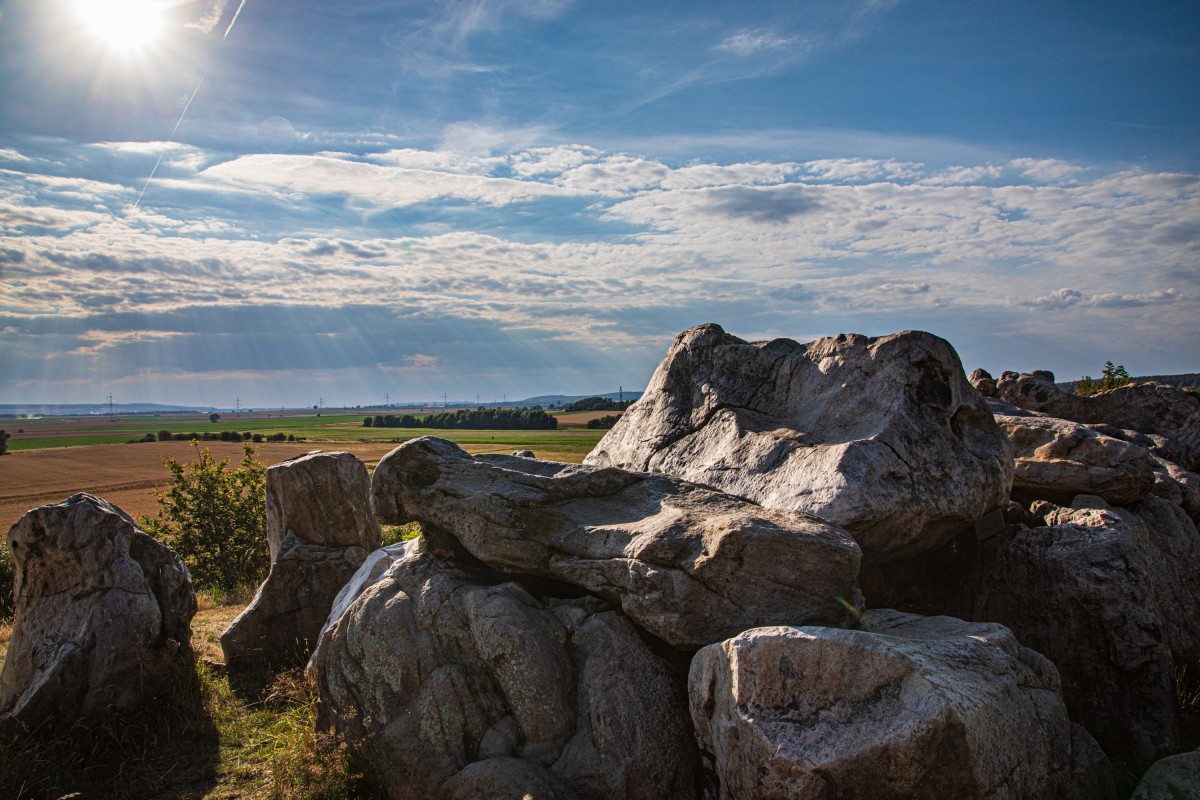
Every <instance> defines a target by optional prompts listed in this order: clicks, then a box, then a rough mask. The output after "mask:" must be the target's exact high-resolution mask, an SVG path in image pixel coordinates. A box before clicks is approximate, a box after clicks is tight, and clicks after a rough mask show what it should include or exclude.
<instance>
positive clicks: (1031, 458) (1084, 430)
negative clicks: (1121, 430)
mask: <svg viewBox="0 0 1200 800" xmlns="http://www.w3.org/2000/svg"><path fill="white" fill-rule="evenodd" d="M996 422H998V423H999V424H1000V427H1001V428H1003V429H1004V431H1005V432H1006V433H1007V434H1008V438H1009V439H1011V440H1012V443H1013V455H1014V458H1015V465H1014V471H1013V495H1014V496H1016V497H1020V498H1023V499H1027V500H1032V499H1041V500H1051V501H1053V502H1056V503H1064V504H1069V503H1070V502H1071V500H1072V499H1073V498H1074V497H1075V495H1077V494H1090V495H1099V496H1100V497H1103V498H1104V499H1105V500H1108V501H1109V502H1111V503H1118V504H1124V503H1134V502H1137V501H1138V500H1141V499H1142V498H1143V497H1145V496H1146V495H1147V494H1149V493H1150V491H1151V490H1152V489H1153V488H1154V484H1155V469H1156V467H1157V462H1155V460H1154V457H1153V456H1151V455H1150V453H1149V452H1148V451H1147V450H1146V449H1145V448H1144V447H1140V446H1139V445H1136V444H1132V443H1130V442H1125V441H1122V440H1120V439H1114V438H1112V437H1109V436H1104V435H1103V434H1100V433H1097V432H1096V431H1094V430H1092V429H1091V428H1088V427H1086V426H1084V425H1080V424H1079V423H1078V422H1071V421H1069V420H1064V419H1056V418H1054V417H1047V416H1042V415H1037V416H1033V415H1023V416H1006V415H1000V414H997V415H996Z"/></svg>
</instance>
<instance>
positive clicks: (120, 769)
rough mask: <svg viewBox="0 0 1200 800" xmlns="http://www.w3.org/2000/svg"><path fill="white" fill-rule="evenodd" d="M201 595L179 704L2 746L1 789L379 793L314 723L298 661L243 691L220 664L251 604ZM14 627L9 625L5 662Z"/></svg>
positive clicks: (14, 799)
mask: <svg viewBox="0 0 1200 800" xmlns="http://www.w3.org/2000/svg"><path fill="white" fill-rule="evenodd" d="M199 600H200V611H199V612H198V613H197V615H196V617H195V619H194V620H193V623H192V644H193V647H194V649H195V650H196V655H197V662H196V665H195V667H194V671H193V672H191V673H190V674H187V675H182V676H180V680H179V681H178V682H177V685H178V687H179V688H178V691H177V693H176V696H175V697H174V698H173V699H172V702H171V703H169V704H166V705H164V707H162V708H159V709H155V710H154V712H153V713H152V714H149V715H147V716H146V717H144V718H141V719H119V720H118V719H113V720H108V721H106V722H105V723H104V724H103V725H100V726H97V727H95V728H92V729H89V730H82V729H76V730H72V731H67V732H65V733H56V734H55V735H53V736H44V737H41V738H39V739H37V740H34V741H27V742H25V743H24V744H21V745H18V746H15V747H0V797H4V798H7V799H8V800H39V799H40V798H61V797H74V796H76V794H75V793H78V795H77V796H78V797H80V798H101V797H103V798H114V800H124V799H125V798H130V799H132V798H159V799H160V800H167V799H168V798H169V799H170V800H201V799H202V798H203V799H205V800H218V799H219V800H356V799H359V800H369V799H370V798H375V797H378V794H377V792H376V791H375V789H374V788H373V787H372V785H371V784H370V783H369V781H368V780H367V778H366V777H365V774H364V771H363V769H362V768H361V765H359V764H358V763H357V761H356V760H355V758H354V756H353V755H352V754H351V753H350V751H349V750H348V749H347V748H346V747H345V745H344V744H341V743H339V742H338V741H337V740H336V738H335V737H333V736H331V735H329V734H319V733H317V732H316V687H315V686H314V685H313V684H312V682H311V681H309V680H308V679H307V678H306V677H305V676H304V675H303V673H302V672H301V671H299V670H296V671H292V672H287V673H284V674H283V675H281V676H280V677H279V678H278V679H277V680H276V681H275V682H274V683H273V684H272V685H271V686H270V687H269V688H268V690H267V691H266V692H265V693H264V694H263V695H262V696H260V697H258V698H257V699H254V700H251V701H245V700H242V699H239V697H238V696H237V694H235V692H234V691H233V689H232V687H231V686H230V684H229V680H228V678H227V677H225V675H224V674H223V670H222V669H221V667H220V662H221V660H222V658H221V650H220V634H221V631H223V630H224V629H225V628H226V627H227V626H228V625H229V622H230V621H232V619H233V618H234V617H235V616H237V614H238V613H240V612H241V610H242V602H238V603H229V602H227V600H228V598H215V597H213V596H212V595H207V594H206V595H201V597H200V598H199ZM242 600H244V599H242ZM10 636H11V628H10V627H9V626H8V625H4V624H0V662H2V661H3V657H4V655H5V651H6V650H7V646H8V640H9V637H10Z"/></svg>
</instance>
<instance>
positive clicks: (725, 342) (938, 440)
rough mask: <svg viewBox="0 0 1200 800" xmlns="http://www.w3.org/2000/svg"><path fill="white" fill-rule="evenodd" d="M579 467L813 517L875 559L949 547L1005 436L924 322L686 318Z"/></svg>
mask: <svg viewBox="0 0 1200 800" xmlns="http://www.w3.org/2000/svg"><path fill="white" fill-rule="evenodd" d="M584 463H586V464H590V465H593V466H616V467H622V468H625V469H632V470H645V471H650V472H655V473H662V474H666V475H672V476H675V477H679V478H683V479H685V480H689V481H695V482H697V483H702V484H704V485H707V486H713V487H716V488H718V489H721V490H722V491H726V492H729V493H731V494H734V495H737V496H740V497H746V498H749V499H751V500H753V501H755V502H756V503H759V504H761V505H763V506H765V507H768V508H781V509H796V510H802V511H807V512H810V513H812V514H816V515H818V516H820V517H822V518H825V519H828V520H830V521H832V522H834V523H836V524H838V525H841V526H842V527H844V528H845V529H846V530H848V531H849V532H850V533H851V534H852V535H853V536H854V537H855V539H856V540H857V541H858V543H859V545H861V547H862V549H863V554H864V559H865V560H866V561H867V562H868V563H877V562H885V561H891V560H894V559H899V558H906V557H910V556H914V555H917V554H920V553H923V552H926V551H929V550H933V549H936V548H937V547H940V546H941V545H944V544H946V543H947V542H948V541H950V540H951V539H952V538H953V537H954V536H955V535H956V534H957V533H959V532H961V531H962V530H965V529H969V528H970V527H971V526H972V525H973V524H974V522H975V521H976V520H977V519H979V518H980V517H981V516H983V515H984V514H985V513H986V512H988V511H989V510H991V509H994V508H999V507H1001V506H1003V504H1004V502H1005V500H1006V499H1007V497H1008V492H1009V487H1010V484H1011V480H1012V451H1011V448H1010V445H1009V442H1008V438H1007V437H1006V436H1005V435H1004V433H1003V432H1002V431H1001V430H1000V429H999V427H998V426H997V425H996V423H995V421H994V420H993V419H992V415H991V412H990V411H989V409H988V407H987V405H986V404H985V403H984V401H983V399H982V398H981V397H980V396H979V393H978V392H976V391H975V389H974V388H972V387H971V385H970V384H969V383H968V382H967V379H966V377H965V376H964V375H963V370H962V365H961V363H960V362H959V360H958V356H957V354H956V353H955V352H954V349H953V348H952V347H951V346H950V345H949V343H947V342H946V341H945V340H943V339H939V338H938V337H936V336H933V335H931V334H928V333H922V332H918V331H907V332H904V333H898V334H894V335H892V336H884V337H879V338H868V337H865V336H858V335H842V336H837V337H834V338H830V339H820V340H818V341H815V342H810V343H808V344H798V343H796V342H794V341H791V340H789V339H776V340H774V341H771V342H757V343H747V342H745V341H743V340H741V339H739V338H737V337H735V336H731V335H729V334H727V333H725V331H723V330H722V329H721V328H720V327H719V326H717V325H702V326H700V327H697V328H692V329H691V330H688V331H685V332H684V333H682V334H680V335H679V336H678V337H677V338H676V340H675V343H674V345H673V346H672V347H671V350H670V352H668V353H667V356H666V358H665V359H664V360H663V362H662V363H661V364H660V365H659V367H658V369H657V371H656V372H655V373H654V376H653V377H652V378H651V380H650V384H649V386H648V387H647V389H646V391H645V393H644V394H643V395H642V397H641V399H640V400H638V402H637V403H635V404H634V405H633V406H632V407H630V409H629V410H628V411H626V412H625V413H624V414H623V415H622V417H621V419H620V421H619V422H618V423H617V424H616V425H615V426H614V427H613V428H612V430H610V431H609V432H608V433H607V434H606V435H605V437H604V438H603V439H602V440H601V441H600V443H599V444H598V445H597V446H596V449H595V450H593V451H592V453H591V454H590V455H589V456H588V457H587V459H586V460H585V462H584Z"/></svg>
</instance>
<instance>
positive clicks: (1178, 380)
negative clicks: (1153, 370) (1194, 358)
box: [1134, 372, 1200, 389]
mask: <svg viewBox="0 0 1200 800" xmlns="http://www.w3.org/2000/svg"><path fill="white" fill-rule="evenodd" d="M1134 380H1135V381H1155V382H1156V383H1169V384H1171V385H1172V386H1178V387H1179V388H1180V389H1182V388H1183V387H1185V386H1200V372H1185V373H1183V374H1182V375H1139V376H1138V377H1136V378H1134Z"/></svg>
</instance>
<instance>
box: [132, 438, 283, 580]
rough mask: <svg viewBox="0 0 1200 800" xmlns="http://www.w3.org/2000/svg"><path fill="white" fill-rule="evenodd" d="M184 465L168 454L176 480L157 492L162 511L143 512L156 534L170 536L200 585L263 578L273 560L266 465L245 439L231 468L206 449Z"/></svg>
mask: <svg viewBox="0 0 1200 800" xmlns="http://www.w3.org/2000/svg"><path fill="white" fill-rule="evenodd" d="M192 446H193V447H196V448H197V450H198V452H197V455H196V460H195V461H194V462H192V463H191V464H188V465H185V464H182V463H181V462H179V461H176V460H174V459H172V458H168V459H167V460H166V465H167V469H168V470H169V471H170V472H171V485H170V487H169V488H168V489H167V491H166V493H164V494H160V495H157V498H158V502H159V506H160V508H159V511H158V516H156V517H141V518H140V519H139V524H140V525H141V526H142V528H143V529H144V530H145V531H146V532H147V533H149V534H150V535H151V536H155V537H157V538H159V539H162V540H163V541H165V542H167V543H168V544H169V545H170V546H171V547H172V548H173V549H174V550H175V552H177V553H178V554H179V556H180V558H182V559H183V560H184V562H185V563H187V565H188V568H189V569H190V570H191V572H192V580H193V582H194V583H195V584H196V586H198V587H200V588H213V589H218V590H220V591H223V592H232V591H236V590H237V588H238V587H239V586H253V585H257V584H259V583H261V582H262V580H263V579H264V578H265V577H266V575H267V569H268V567H269V566H270V558H269V555H268V549H267V535H266V526H267V506H266V473H267V470H266V467H264V466H263V465H262V464H261V463H259V462H257V461H255V460H254V448H253V447H251V446H250V445H243V456H242V460H241V463H240V464H239V465H238V467H237V468H236V469H233V470H227V469H226V467H227V466H228V465H229V460H228V459H225V460H224V461H217V460H216V459H214V458H213V456H212V454H211V453H210V452H209V451H208V450H207V449H204V450H200V449H199V445H198V444H197V443H196V442H195V441H193V442H192Z"/></svg>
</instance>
